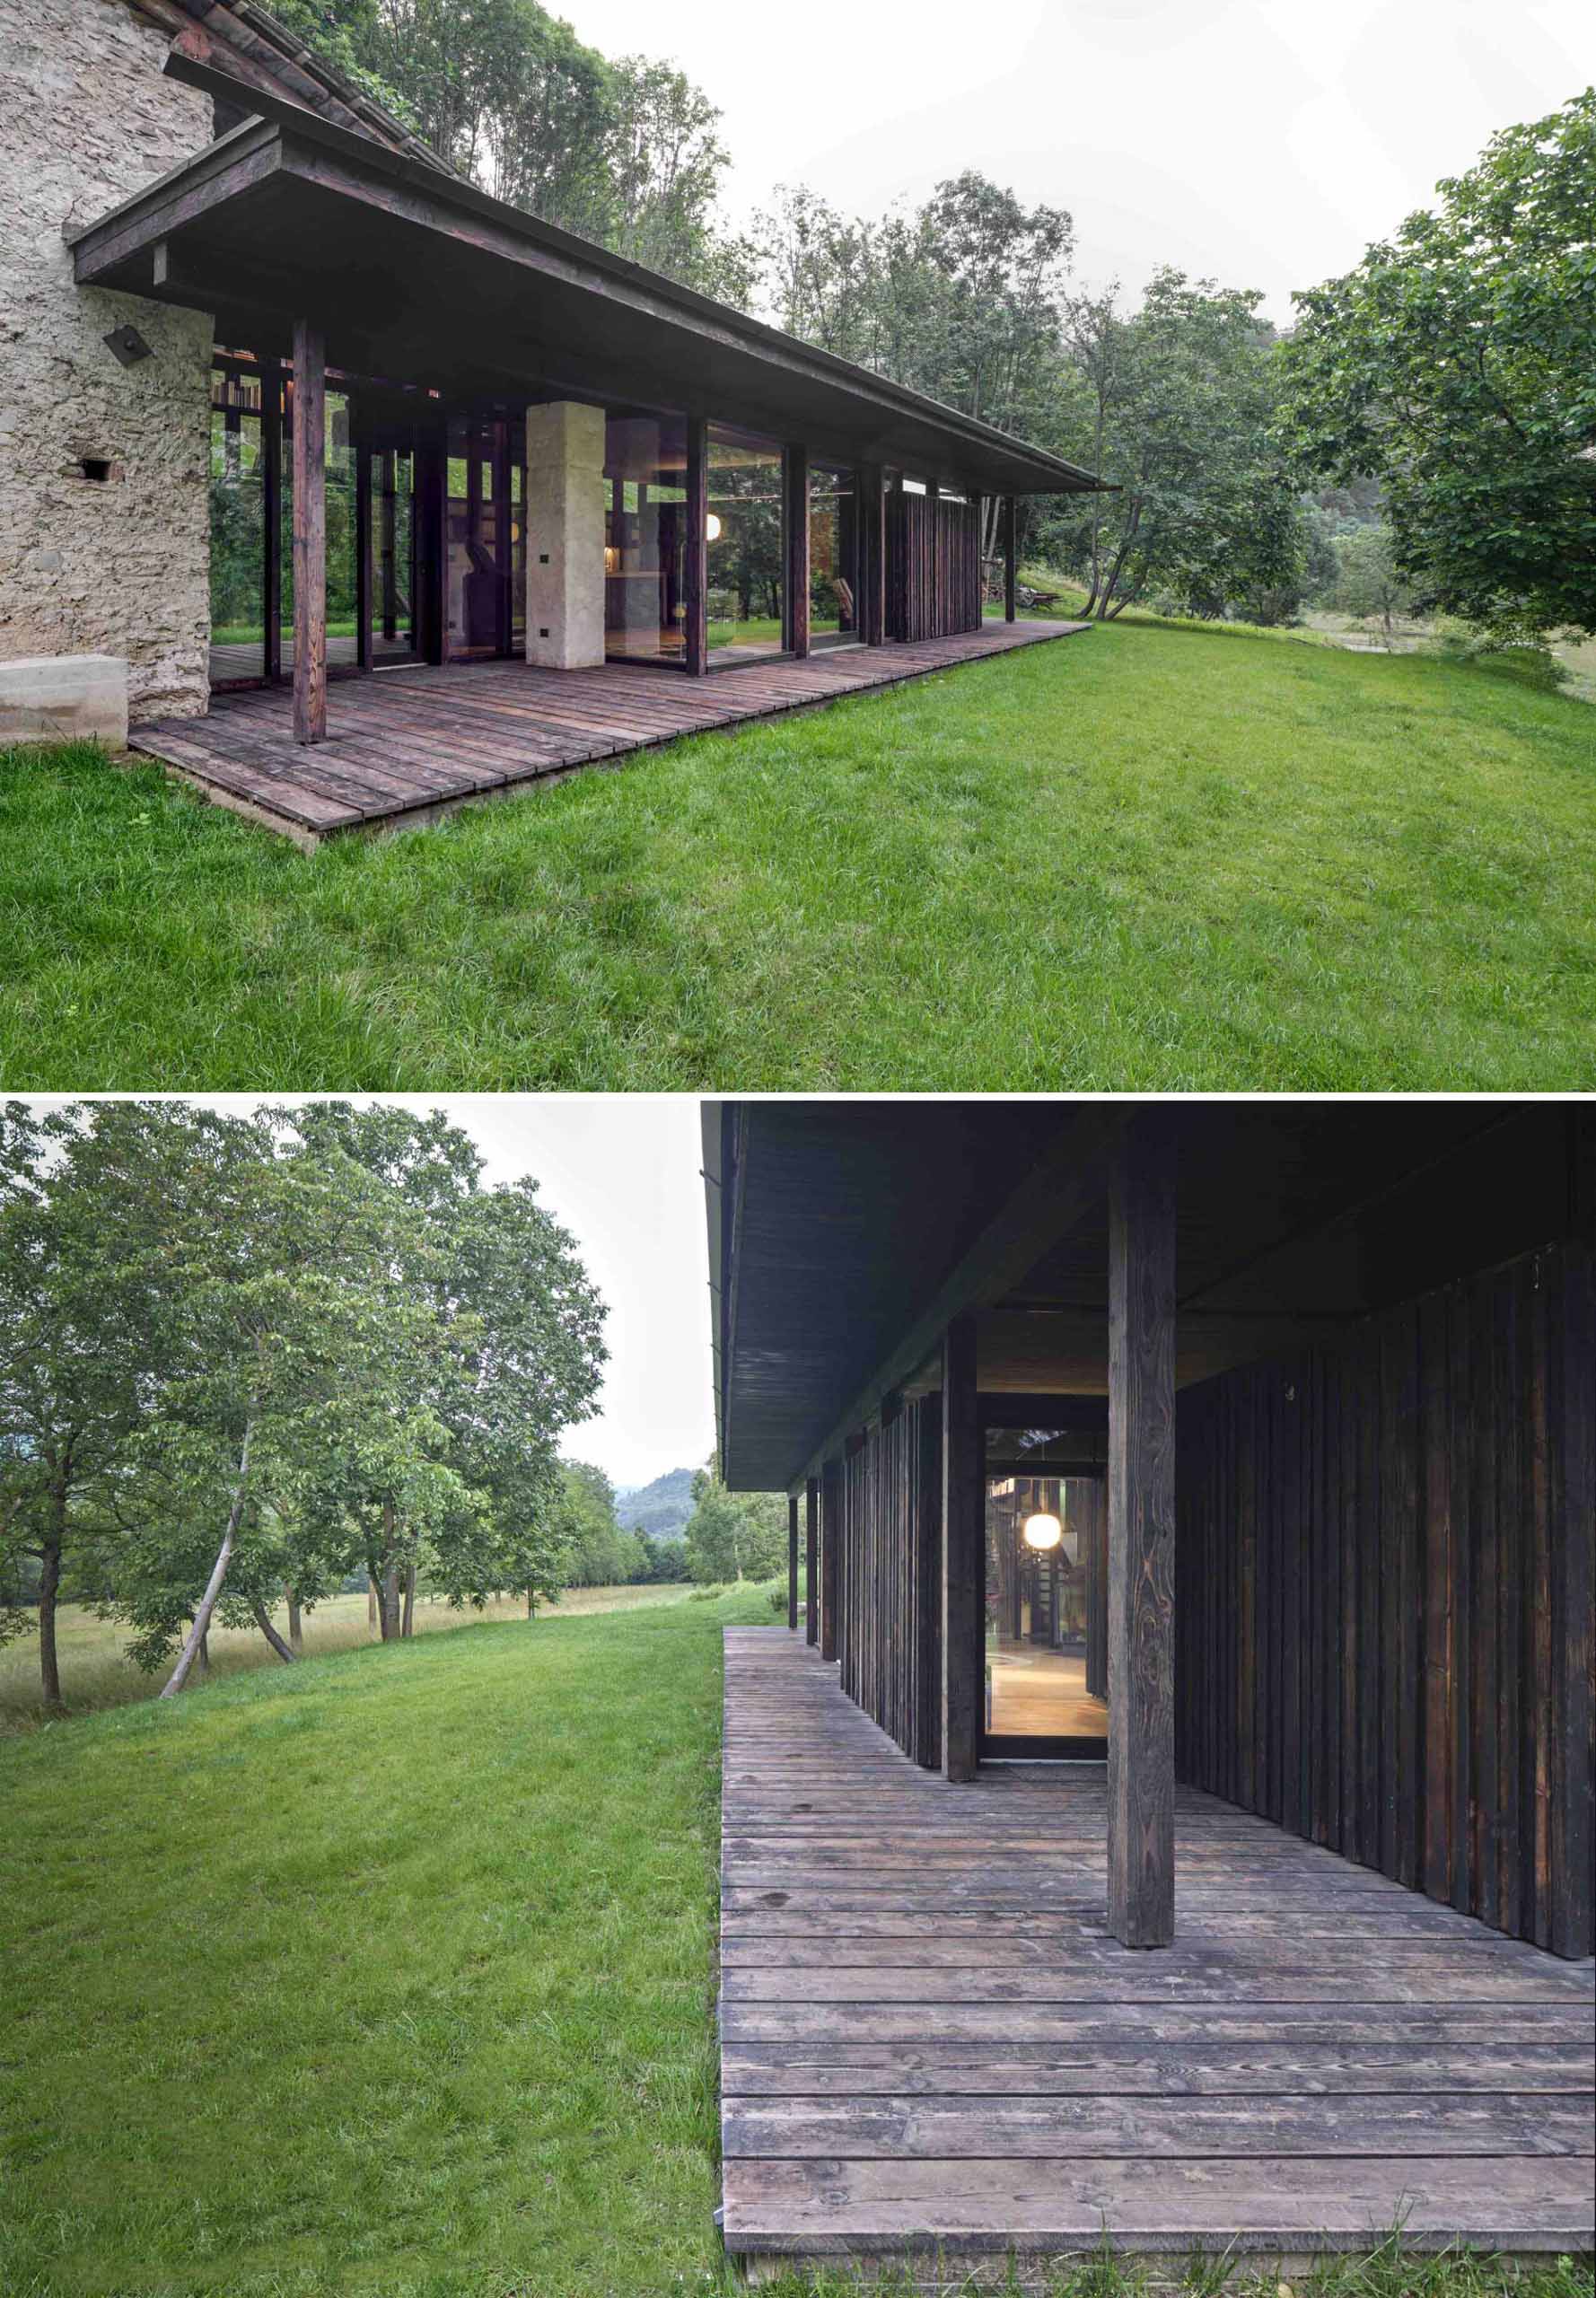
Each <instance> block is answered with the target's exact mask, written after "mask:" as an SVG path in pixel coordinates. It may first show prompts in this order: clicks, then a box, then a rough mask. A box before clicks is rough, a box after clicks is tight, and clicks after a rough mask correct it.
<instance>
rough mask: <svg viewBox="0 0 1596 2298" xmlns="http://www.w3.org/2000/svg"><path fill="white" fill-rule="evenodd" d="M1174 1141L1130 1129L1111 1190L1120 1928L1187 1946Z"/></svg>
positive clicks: (1113, 1680)
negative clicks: (1178, 1697)
mask: <svg viewBox="0 0 1596 2298" xmlns="http://www.w3.org/2000/svg"><path fill="white" fill-rule="evenodd" d="M1174 1569H1175V1140H1174V1132H1173V1127H1172V1126H1171V1122H1170V1120H1169V1118H1167V1117H1165V1116H1163V1115H1162V1113H1160V1112H1142V1113H1138V1114H1137V1115H1136V1117H1134V1118H1132V1119H1131V1121H1130V1123H1129V1124H1128V1125H1127V1127H1126V1129H1125V1131H1124V1132H1123V1134H1122V1135H1121V1136H1120V1139H1119V1141H1118V1145H1117V1147H1116V1151H1115V1153H1114V1156H1113V1158H1112V1161H1111V1164H1110V1175H1109V1636H1108V1643H1109V1777H1108V1786H1109V1929H1110V1931H1112V1933H1113V1934H1114V1936H1115V1937H1116V1938H1117V1939H1118V1940H1119V1941H1120V1943H1122V1944H1123V1945H1124V1946H1127V1947H1167V1946H1168V1945H1169V1944H1170V1943H1171V1940H1172V1939H1173V1937H1174V1935H1175V1728H1174V1715H1175V1708H1174Z"/></svg>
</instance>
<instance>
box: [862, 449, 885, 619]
mask: <svg viewBox="0 0 1596 2298" xmlns="http://www.w3.org/2000/svg"><path fill="white" fill-rule="evenodd" d="M881 479H882V473H881V465H880V463H861V464H860V465H859V469H858V474H857V478H856V479H855V487H856V489H857V496H856V501H857V520H858V530H857V531H858V538H859V540H858V566H857V569H856V572H857V574H858V578H859V597H858V601H857V606H856V619H857V625H858V631H859V636H860V637H861V638H862V639H863V640H864V644H865V645H867V646H879V645H881V641H882V639H883V638H884V637H885V636H886V633H887V589H886V584H887V528H886V517H887V498H886V495H885V493H884V491H883V488H882V484H881Z"/></svg>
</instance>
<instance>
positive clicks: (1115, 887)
mask: <svg viewBox="0 0 1596 2298" xmlns="http://www.w3.org/2000/svg"><path fill="white" fill-rule="evenodd" d="M0 841H3V842H4V846H5V849H6V852H7V855H8V857H13V858H12V860H11V866H10V867H9V868H8V870H7V873H6V876H5V882H4V888H3V889H0V1080H3V1081H4V1084H5V1085H7V1086H9V1087H11V1088H12V1089H13V1090H14V1089H21V1088H28V1087H32V1088H36V1089H41V1090H45V1089H51V1088H66V1089H67V1090H73V1091H82V1090H86V1089H89V1088H92V1087H108V1088H109V1087H125V1088H132V1089H139V1090H149V1089H153V1088H156V1087H169V1088H174V1089H177V1088H189V1089H200V1088H216V1087H225V1086H233V1087H240V1088H244V1089H250V1090H257V1091H259V1090H262V1089H283V1090H294V1091H298V1092H306V1091H310V1090H313V1089H315V1088H318V1087H326V1088H331V1089H337V1090H345V1091H347V1090H353V1089H355V1088H368V1089H410V1090H428V1089H442V1088H445V1087H456V1088H469V1087H478V1088H487V1089H504V1088H514V1087H540V1086H566V1087H573V1088H580V1089H588V1090H593V1089H601V1088H605V1087H614V1088H621V1087H625V1088H637V1087H655V1088H689V1089H692V1088H706V1087H729V1088H735V1089H739V1090H748V1089H752V1088H756V1087H809V1088H828V1087H840V1088H872V1087H874V1088H890V1087H903V1088H920V1089H931V1090H935V1089H947V1088H971V1089H976V1088H983V1087H1009V1088H1013V1087H1057V1088H1069V1087H1074V1088H1093V1087H1104V1088H1111V1087H1122V1088H1156V1087H1166V1088H1173V1089H1180V1088H1186V1087H1194V1088H1225V1087H1241V1088H1247V1087H1299V1088H1304V1089H1319V1088H1325V1089H1330V1088H1333V1089H1338V1090H1339V1089H1346V1088H1350V1087H1367V1088H1381V1089H1389V1088H1392V1087H1428V1088H1449V1087H1456V1088H1463V1087H1472V1088H1482V1089H1489V1088H1510V1087H1513V1088H1525V1089H1549V1088H1553V1087H1574V1088H1583V1087H1588V1086H1590V1085H1591V1084H1592V1083H1593V1082H1596V900H1593V899H1592V884H1593V883H1596V713H1593V712H1592V709H1591V708H1590V706H1588V705H1584V704H1582V703H1580V702H1578V701H1574V700H1572V699H1570V698H1568V697H1565V696H1562V695H1557V694H1548V693H1541V692H1537V691H1535V690H1533V689H1528V688H1525V687H1523V686H1521V685H1520V684H1518V683H1516V682H1514V681H1513V680H1505V679H1503V678H1500V677H1495V676H1492V675H1491V674H1490V673H1489V672H1487V671H1483V670H1480V669H1478V668H1476V667H1471V666H1467V665H1455V664H1451V663H1448V662H1438V661H1432V660H1427V659H1423V658H1419V657H1416V656H1396V657H1392V656H1384V655H1370V654H1355V653H1344V652H1339V651H1337V650H1335V649H1332V648H1329V647H1324V646H1314V645H1302V644H1293V643H1290V642H1286V641H1283V640H1280V639H1277V638H1269V637H1266V636H1239V635H1237V634H1236V633H1234V632H1227V631H1224V630H1223V629H1211V628H1206V627H1185V628H1182V627H1171V626H1169V625H1160V624H1154V623H1141V624H1124V625H1111V626H1106V627H1097V628H1094V629H1093V630H1092V632H1091V633H1090V634H1089V635H1086V636H1079V637H1073V638H1067V639H1065V640H1062V641H1060V642H1059V643H1057V644H1056V645H1045V646H1039V647H1033V648H1027V649H1025V650H1023V651H1022V652H1021V653H1017V654H1013V655H1010V656H1008V657H1006V658H1004V659H1002V660H996V661H992V662H985V663H978V664H975V665H972V666H969V667H967V668H961V669H960V670H957V671H948V672H945V673H943V674H941V675H939V676H937V677H935V678H934V679H930V680H923V681H918V682H916V683H915V684H913V685H911V686H908V687H905V688H902V689H898V690H896V691H894V692H893V693H890V694H888V695H878V696H867V697H858V698H856V699H854V700H852V701H847V702H844V703H841V704H838V705H837V706H834V707H832V708H829V709H827V710H823V711H820V712H817V713H814V714H811V715H804V716H801V717H797V718H790V719H786V720H778V721H775V722H773V723H771V724H766V725H762V726H755V727H752V728H749V729H746V730H744V731H743V732H741V733H738V734H736V735H734V736H731V737H719V736H707V737H701V738H699V739H697V740H695V741H686V742H681V743H678V744H676V745H674V746H673V747H671V749H669V750H662V751H657V752H651V753H647V754H645V756H643V757H641V758H640V759H636V760H635V761H634V762H633V763H632V764H630V765H628V766H627V767H624V768H622V769H621V770H620V771H618V772H616V773H592V774H589V775H586V776H579V777H578V778H576V779H575V780H574V781H572V782H569V783H566V784H564V785H561V786H559V787H558V788H557V789H555V790H553V791H550V792H548V793H545V794H539V795H531V794H529V795H524V796H522V797H519V798H516V799H513V800H511V801H508V802H504V803H495V804H491V805H487V806H482V807H478V808H475V809H472V810H470V811H468V812H466V813H464V814H462V815H460V816H459V817H457V818H456V819H455V820H452V822H450V823H448V824H446V825H443V826H441V827H439V828H436V829H428V830H424V831H418V832H415V833H412V834H409V835H408V836H404V837H401V838H390V839H389V840H387V841H383V842H375V843H373V842H362V841H359V840H345V841H342V842H339V843H335V844H334V845H333V846H329V847H327V848H324V849H323V850H322V851H321V852H320V853H319V854H317V855H313V856H306V855H301V854H299V853H298V852H296V851H295V850H294V848H293V847H292V846H288V845H287V844H286V843H285V842H282V841H278V840H276V839H274V838H272V837H271V836H270V835H269V834H268V833H267V832H265V831H262V830H258V829H253V828H251V827H250V826H248V825H246V824H244V823H241V822H240V821H238V820H234V819H233V818H232V817H231V816H228V815H226V814H224V813H222V812H220V811H215V810H211V809H207V808H206V807H205V806H204V805H203V804H201V803H199V802H198V801H197V799H196V798H195V797H193V796H192V795H191V794H188V793H186V792H184V791H182V790H181V789H179V788H176V787H174V786H172V785H170V784H168V783H167V782H165V781H164V779H163V778H162V776H160V775H159V774H158V773H157V772H156V771H155V770H154V769H153V768H148V767H146V768H142V769H138V770H136V771H133V772H124V771H119V770H117V769H115V768H113V767H110V766H109V765H107V764H106V763H105V762H104V761H103V760H102V759H98V758H96V757H95V756H94V755H93V754H92V753H86V752H75V753H73V752H68V753H56V754H54V755H47V756H42V757H41V756H39V755H38V754H35V755H33V756H32V757H28V756H25V755H23V754H13V757H12V759H11V760H10V762H9V763H8V764H6V765H5V767H4V770H3V771H0Z"/></svg>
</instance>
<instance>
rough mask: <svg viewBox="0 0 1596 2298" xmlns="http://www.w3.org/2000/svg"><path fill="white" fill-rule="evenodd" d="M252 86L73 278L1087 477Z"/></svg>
mask: <svg viewBox="0 0 1596 2298" xmlns="http://www.w3.org/2000/svg"><path fill="white" fill-rule="evenodd" d="M184 70H185V73H187V72H188V70H189V67H188V66H185V67H184ZM250 101H251V102H252V103H255V104H258V105H262V106H265V107H266V108H267V111H268V112H269V115H270V116H267V117H262V118H258V119H253V120H250V121H246V122H245V123H244V125H243V126H241V127H237V128H235V129H234V130H233V131H232V133H231V134H230V135H228V136H223V137H221V138H220V139H219V140H218V141H217V142H216V143H215V144H213V145H209V146H207V148H206V150H205V151H204V152H201V153H198V154H197V155H196V157H195V158H194V159H193V160H191V161H190V162H188V163H187V164H186V165H185V166H183V167H181V168H179V169H177V170H175V171H172V172H171V174H169V175H167V176H165V177H163V178H162V179H161V180H160V181H158V182H156V183H153V184H151V185H150V186H148V187H147V188H146V189H145V190H144V191H142V192H140V193H139V194H137V195H136V197H134V198H131V199H128V200H125V201H123V202H122V203H121V204H120V205H119V206H117V207H115V208H113V209H111V210H110V213H109V214H107V215H102V216H101V217H100V218H99V219H98V220H97V221H96V222H94V223H93V224H90V225H89V226H88V227H87V228H86V229H85V230H83V231H80V232H77V233H75V235H73V237H72V239H71V242H70V243H71V246H72V249H73V253H74V259H75V268H76V276H77V278H78V280H79V282H80V283H83V284H86V285H96V286H104V287H116V288H120V289H122V290H124V291H125V292H127V293H129V294H136V295H145V296H150V297H152V298H153V299H154V300H155V301H157V302H162V303H178V304H182V305H185V306H187V307H189V308H190V309H194V310H203V311H212V312H214V313H215V317H216V324H217V331H218V334H219V335H220V336H221V338H222V339H223V340H224V341H229V340H230V341H232V342H234V343H237V344H240V345H245V346H248V347H250V349H254V350H259V351H262V352H275V353H277V354H279V355H281V354H284V353H285V352H286V351H287V349H288V346H289V341H290V329H291V328H292V324H293V322H294V319H295V318H297V317H304V318H306V319H309V320H311V321H312V322H313V323H314V324H316V325H319V326H320V328H321V329H323V330H324V332H325V335H326V340H327V356H328V359H329V363H330V364H332V365H333V366H335V367H338V368H343V369H345V370H346V371H347V372H350V373H359V374H369V375H376V376H383V377H387V378H389V379H390V380H392V381H396V382H418V383H425V384H426V385H428V386H430V387H433V388H435V389H439V390H459V391H462V392H470V393H473V394H479V395H484V396H489V397H495V398H504V399H521V400H523V401H524V400H529V399H550V398H573V399H585V400H589V401H592V402H594V403H598V404H602V405H608V406H617V405H623V406H626V407H628V408H657V409H660V410H662V411H671V412H676V413H680V414H684V415H688V416H695V417H706V418H708V419H710V420H714V421H721V422H727V423H735V424H738V425H742V426H743V427H745V428H749V429H752V430H756V431H762V432H766V433H768V434H770V435H772V436H773V437H775V438H777V439H780V440H782V441H784V442H788V441H796V442H801V443H803V444H804V445H806V446H807V447H808V448H809V449H810V451H811V453H815V454H820V455H836V456H838V457H841V458H846V459H847V460H855V461H869V462H879V463H885V464H890V465H893V466H896V467H899V468H903V469H908V470H910V471H912V472H914V473H915V474H916V476H919V477H922V478H926V479H930V480H934V481H936V482H938V483H939V484H942V485H944V486H948V487H960V488H962V489H966V490H969V491H972V492H979V493H983V494H994V495H1006V494H1057V493H1065V492H1069V491H1079V490H1083V489H1085V490H1092V489H1095V488H1097V487H1098V486H1099V482H1098V481H1097V480H1096V479H1095V478H1092V474H1091V473H1090V472H1087V471H1083V470H1080V469H1077V468H1076V467H1075V466H1074V464H1071V463H1068V462H1065V461H1064V460H1061V459H1060V458H1059V457H1057V456H1055V455H1051V454H1048V453H1045V452H1042V451H1041V450H1040V449H1038V448H1033V447H1028V446H1026V445H1025V444H1024V443H1022V441H1020V440H1017V439H1012V438H1009V437H1008V436H1007V435H1006V434H1004V433H1003V432H1000V431H996V430H994V429H993V428H992V427H991V425H987V424H984V423H978V422H976V421H974V420H973V419H972V418H970V417H967V416H963V415H960V414H959V413H958V412H957V411H956V410H954V409H952V408H944V407H942V406H940V405H939V404H938V403H937V402H936V401H935V400H933V399H926V398H925V397H923V396H922V395H921V394H920V393H919V392H916V391H912V390H906V389H904V388H903V387H902V386H901V385H899V384H896V383H892V382H888V381H887V380H886V379H885V378H883V377H881V376H879V375H875V374H873V373H870V372H869V371H868V370H867V369H864V368H862V367H856V366H855V365H853V364H851V363H850V362H849V361H847V360H845V359H838V358H837V357H835V356H834V355H832V354H830V353H829V352H825V351H820V350H818V349H816V348H815V347H814V346H812V345H810V344H805V343H802V342H800V341H799V340H798V339H797V338H794V337H792V336H788V335H784V334H783V333H782V332H781V331H780V330H779V329H776V328H772V327H767V326H766V325H765V324H764V323H763V322H762V321H760V320H754V319H750V318H749V317H748V316H747V315H746V314H744V313H742V312H740V311H733V310H732V309H731V307H730V306H728V305H726V304H723V303H715V301H713V300H712V299H711V298H710V297H708V296H706V295H701V294H697V293H696V292H695V291H694V290H692V289H690V288H687V287H682V286H680V285H677V284H676V283H675V282H674V281H672V280H669V279H666V278H664V277H663V276H661V275H660V274H659V273H657V272H652V271H648V270H645V269H644V268H643V267H642V266H640V265H638V264H635V263H631V262H628V261H627V260H626V259H624V258H622V257H619V256H615V255H611V254H609V252H608V251H607V250H604V249H602V248H600V247H597V246H595V245H593V244H592V242H591V241H585V240H582V239H578V238H577V237H575V236H574V234H573V233H571V232H563V231H560V230H557V228H556V227H555V226H553V225H552V224H545V223H542V222H540V221H539V219H538V218H537V217H535V216H532V215H526V214H524V213H523V212H522V210H521V209H519V208H515V207H511V206H507V205H506V204H505V203H504V201H502V200H497V199H493V198H490V197H488V195H487V193H485V192H482V191H479V190H478V189H476V187H475V186H474V185H471V184H468V183H464V182H461V181H458V180H455V179H454V178H452V177H451V176H447V175H444V174H443V172H441V171H439V170H437V169H435V168H432V167H428V166H426V165H425V164H423V163H422V162H419V161H417V160H416V159H415V158H413V157H411V156H409V155H408V154H406V153H401V152H394V151H390V150H388V149H385V148H384V147H383V146H381V145H379V144H377V143H375V142H374V141H373V139H371V138H370V137H368V136H362V135H358V134H355V133H353V132H351V131H349V130H347V129H346V128H343V127H338V125H336V124H334V123H332V122H330V121H328V120H326V119H323V118H319V117H318V116H316V115H314V114H312V113H311V112H309V111H305V110H301V109H300V108H298V107H297V106H295V105H293V104H286V103H281V102H273V101H272V100H271V99H270V98H269V97H267V96H265V95H262V94H259V93H251V94H250Z"/></svg>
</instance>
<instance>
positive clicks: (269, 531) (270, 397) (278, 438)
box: [260, 359, 283, 679]
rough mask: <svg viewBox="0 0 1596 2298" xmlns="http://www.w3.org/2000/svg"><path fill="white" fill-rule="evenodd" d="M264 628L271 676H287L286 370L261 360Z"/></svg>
mask: <svg viewBox="0 0 1596 2298" xmlns="http://www.w3.org/2000/svg"><path fill="white" fill-rule="evenodd" d="M260 516H261V522H262V529H263V531H262V535H261V541H262V544H263V546H264V548H263V549H262V552H261V598H260V613H261V627H262V630H263V631H264V633H265V641H266V651H265V658H264V663H263V667H264V669H265V671H266V675H267V678H268V679H277V678H281V676H282V675H283V371H282V369H281V367H279V366H278V364H277V363H276V360H275V359H263V360H262V361H261V363H260Z"/></svg>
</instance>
